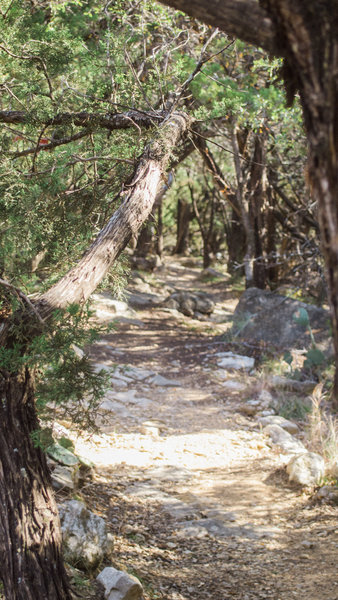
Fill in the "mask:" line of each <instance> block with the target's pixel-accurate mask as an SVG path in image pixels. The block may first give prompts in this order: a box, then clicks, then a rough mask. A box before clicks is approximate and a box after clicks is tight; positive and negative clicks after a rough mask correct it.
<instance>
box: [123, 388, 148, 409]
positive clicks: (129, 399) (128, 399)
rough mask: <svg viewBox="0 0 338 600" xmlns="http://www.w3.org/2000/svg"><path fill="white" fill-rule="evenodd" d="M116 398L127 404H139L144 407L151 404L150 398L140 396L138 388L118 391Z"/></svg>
mask: <svg viewBox="0 0 338 600" xmlns="http://www.w3.org/2000/svg"><path fill="white" fill-rule="evenodd" d="M114 398H115V399H116V400H118V401H119V402H123V403H126V404H137V405H139V406H142V407H144V408H145V407H147V406H149V404H151V400H149V398H140V397H139V396H138V392H137V391H136V390H128V391H127V392H116V393H115V394H114Z"/></svg>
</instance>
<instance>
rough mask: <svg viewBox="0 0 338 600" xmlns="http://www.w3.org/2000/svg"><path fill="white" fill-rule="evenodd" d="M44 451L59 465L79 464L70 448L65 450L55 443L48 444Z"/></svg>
mask: <svg viewBox="0 0 338 600" xmlns="http://www.w3.org/2000/svg"><path fill="white" fill-rule="evenodd" d="M46 452H47V454H48V455H49V456H50V457H51V458H53V459H54V460H56V461H57V462H58V463H60V464H61V465H66V466H67V467H71V466H74V465H78V464H79V459H78V458H77V457H76V456H75V455H74V454H73V453H72V452H70V450H67V449H66V448H64V447H63V446H61V445H60V444H57V443H55V444H52V446H48V448H47V450H46Z"/></svg>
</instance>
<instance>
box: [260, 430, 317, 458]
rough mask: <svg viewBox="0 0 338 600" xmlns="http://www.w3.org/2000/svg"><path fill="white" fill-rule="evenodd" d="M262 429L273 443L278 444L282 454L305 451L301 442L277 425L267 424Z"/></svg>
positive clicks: (302, 452)
mask: <svg viewBox="0 0 338 600" xmlns="http://www.w3.org/2000/svg"><path fill="white" fill-rule="evenodd" d="M263 431H264V433H266V434H267V435H268V436H269V437H270V438H271V441H272V442H273V444H276V446H279V448H280V449H281V450H282V452H284V454H304V453H306V452H307V451H306V448H305V446H304V445H303V444H302V442H300V441H299V440H297V439H296V438H294V437H293V436H292V435H291V434H290V433H288V432H287V431H285V429H282V427H280V426H279V425H267V427H264V429H263Z"/></svg>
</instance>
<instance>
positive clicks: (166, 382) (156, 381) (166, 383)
mask: <svg viewBox="0 0 338 600" xmlns="http://www.w3.org/2000/svg"><path fill="white" fill-rule="evenodd" d="M150 383H152V384H153V385H158V386H159V387H180V386H181V383H180V382H179V381H177V380H175V379H167V378H166V377H163V376H162V375H155V376H154V377H152V378H151V379H150Z"/></svg>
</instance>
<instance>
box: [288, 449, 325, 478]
mask: <svg viewBox="0 0 338 600" xmlns="http://www.w3.org/2000/svg"><path fill="white" fill-rule="evenodd" d="M286 471H287V473H288V475H289V479H290V481H294V482H295V483H298V484H299V485H302V486H312V485H316V484H318V483H319V482H320V480H321V479H322V477H323V476H324V472H325V463H324V459H323V458H322V456H320V455H319V454H315V453H314V452H306V453H305V454H301V455H299V456H293V457H292V458H291V460H290V461H289V463H288V464H287V467H286Z"/></svg>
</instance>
